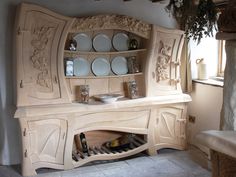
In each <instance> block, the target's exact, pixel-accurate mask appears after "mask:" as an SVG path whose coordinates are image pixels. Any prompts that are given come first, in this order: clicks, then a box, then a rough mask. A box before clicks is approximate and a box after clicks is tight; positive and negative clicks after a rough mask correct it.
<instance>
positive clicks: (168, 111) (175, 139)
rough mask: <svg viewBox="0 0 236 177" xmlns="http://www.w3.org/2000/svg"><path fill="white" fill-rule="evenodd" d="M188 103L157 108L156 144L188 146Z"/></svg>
mask: <svg viewBox="0 0 236 177" xmlns="http://www.w3.org/2000/svg"><path fill="white" fill-rule="evenodd" d="M185 107H186V105H184V104H177V105H168V106H164V107H160V108H157V109H156V110H155V111H156V115H155V121H154V122H155V126H154V131H155V133H154V134H155V146H156V148H157V149H161V148H163V147H170V148H173V147H175V148H177V149H185V148H186V131H185V128H186V108H185Z"/></svg>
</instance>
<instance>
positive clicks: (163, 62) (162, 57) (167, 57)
mask: <svg viewBox="0 0 236 177" xmlns="http://www.w3.org/2000/svg"><path fill="white" fill-rule="evenodd" d="M171 51H172V47H171V46H170V45H167V44H165V43H164V42H163V41H160V47H159V49H158V55H157V62H156V82H159V81H161V80H166V79H169V73H168V67H169V64H170V61H171Z"/></svg>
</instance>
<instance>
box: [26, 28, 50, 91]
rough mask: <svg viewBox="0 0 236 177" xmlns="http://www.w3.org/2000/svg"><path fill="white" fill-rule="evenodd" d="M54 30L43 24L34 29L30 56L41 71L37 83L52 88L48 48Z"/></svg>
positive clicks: (34, 66)
mask: <svg viewBox="0 0 236 177" xmlns="http://www.w3.org/2000/svg"><path fill="white" fill-rule="evenodd" d="M53 32H54V28H53V27H48V26H42V27H36V28H35V29H33V30H32V41H31V45H32V47H33V52H32V55H31V57H30V61H31V63H32V66H33V68H35V69H36V70H38V71H39V73H38V75H37V80H36V83H37V84H38V85H40V86H42V87H46V88H51V87H52V84H51V77H50V68H49V67H50V66H49V62H50V61H49V58H48V57H49V56H47V54H46V51H45V50H46V49H47V47H48V45H49V41H50V40H51V38H52V34H53Z"/></svg>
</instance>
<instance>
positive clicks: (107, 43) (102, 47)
mask: <svg viewBox="0 0 236 177" xmlns="http://www.w3.org/2000/svg"><path fill="white" fill-rule="evenodd" d="M111 47H112V45H111V39H110V38H109V37H108V36H107V35H105V34H98V35H97V36H95V37H94V38H93V48H94V50H96V51H97V52H109V51H110V50H111Z"/></svg>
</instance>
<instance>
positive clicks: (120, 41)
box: [112, 33, 129, 51]
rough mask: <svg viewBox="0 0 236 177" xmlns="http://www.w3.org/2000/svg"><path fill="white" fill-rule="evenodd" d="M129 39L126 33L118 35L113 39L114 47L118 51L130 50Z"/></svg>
mask: <svg viewBox="0 0 236 177" xmlns="http://www.w3.org/2000/svg"><path fill="white" fill-rule="evenodd" d="M128 43H129V37H128V36H127V35H126V34H125V33H117V34H115V35H114V36H113V38H112V44H113V47H114V48H115V49H116V50H118V51H126V50H128V49H129V44H128Z"/></svg>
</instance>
